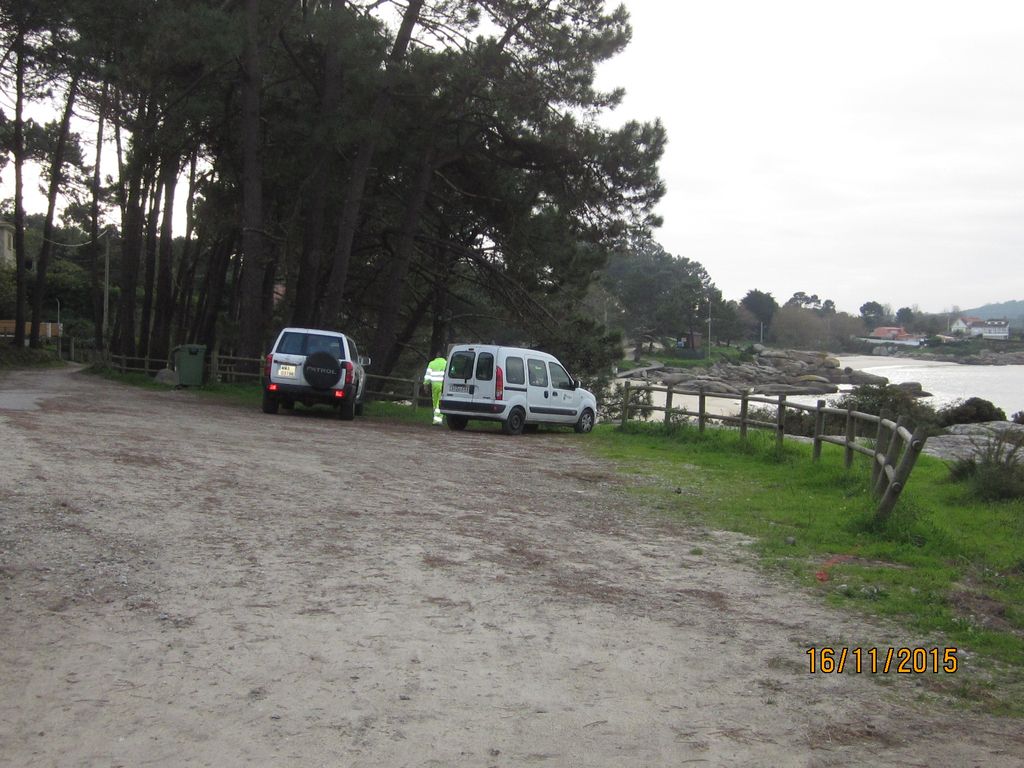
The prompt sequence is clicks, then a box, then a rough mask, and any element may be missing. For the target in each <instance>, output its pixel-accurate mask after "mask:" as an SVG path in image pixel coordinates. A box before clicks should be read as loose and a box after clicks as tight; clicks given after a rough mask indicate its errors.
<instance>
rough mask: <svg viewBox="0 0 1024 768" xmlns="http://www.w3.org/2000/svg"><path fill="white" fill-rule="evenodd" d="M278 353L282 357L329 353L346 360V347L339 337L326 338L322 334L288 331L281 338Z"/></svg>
mask: <svg viewBox="0 0 1024 768" xmlns="http://www.w3.org/2000/svg"><path fill="white" fill-rule="evenodd" d="M276 351H277V352H280V353H281V354H282V355H312V354H313V353H314V352H329V353H330V354H331V355H333V356H334V357H336V358H338V359H339V360H344V359H345V347H344V345H343V344H342V343H341V339H340V338H339V337H338V336H324V335H323V334H321V333H296V332H295V331H287V332H286V333H284V334H283V335H282V336H281V341H280V342H279V343H278V345H277V350H276Z"/></svg>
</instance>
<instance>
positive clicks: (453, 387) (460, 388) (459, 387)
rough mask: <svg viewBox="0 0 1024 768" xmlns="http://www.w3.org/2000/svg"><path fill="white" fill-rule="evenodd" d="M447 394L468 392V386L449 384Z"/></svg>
mask: <svg viewBox="0 0 1024 768" xmlns="http://www.w3.org/2000/svg"><path fill="white" fill-rule="evenodd" d="M448 391H449V392H469V386H468V385H466V384H449V385H448Z"/></svg>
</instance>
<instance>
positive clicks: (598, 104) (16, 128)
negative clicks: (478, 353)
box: [0, 0, 710, 373]
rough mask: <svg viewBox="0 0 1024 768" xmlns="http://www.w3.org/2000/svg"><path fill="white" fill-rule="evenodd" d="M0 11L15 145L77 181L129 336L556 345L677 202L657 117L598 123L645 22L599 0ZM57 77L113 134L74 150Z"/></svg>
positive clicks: (16, 152) (74, 101)
mask: <svg viewBox="0 0 1024 768" xmlns="http://www.w3.org/2000/svg"><path fill="white" fill-rule="evenodd" d="M0 18H2V21H3V31H2V33H0V34H2V36H3V37H2V43H3V45H4V46H5V50H6V51H7V52H8V55H7V56H6V57H5V58H4V59H3V70H2V72H0V75H2V79H3V80H2V85H3V88H4V89H5V94H7V95H8V97H9V98H8V101H9V102H10V103H12V104H15V105H16V108H15V110H14V114H10V115H5V120H4V121H3V123H2V126H0V127H2V130H0V139H2V141H3V148H4V149H5V152H4V159H5V160H8V159H9V162H10V163H11V164H13V165H15V166H17V168H18V169H19V173H20V169H21V168H22V167H23V166H24V164H25V163H27V162H29V161H30V160H31V159H32V158H33V157H36V156H37V155H38V159H40V160H42V161H43V165H44V167H48V168H52V169H55V170H54V172H51V173H50V180H51V181H52V182H53V184H54V187H55V188H56V189H57V190H58V191H59V192H60V193H61V194H62V195H64V196H65V197H68V196H70V198H71V199H72V204H70V205H68V206H67V208H66V209H65V218H66V219H67V220H66V221H65V224H67V225H68V226H69V227H70V229H65V230H60V231H63V232H67V237H68V239H69V240H74V241H75V243H76V244H84V245H83V251H82V258H83V260H84V261H85V267H86V270H87V273H88V274H90V276H91V286H92V288H91V292H92V299H93V301H92V306H91V307H90V308H88V311H87V310H83V314H89V315H91V317H88V318H86V319H87V320H91V321H92V323H93V325H94V326H95V327H96V328H97V332H96V336H97V341H98V342H100V343H102V342H103V341H104V339H103V337H102V334H101V333H100V332H99V329H100V326H101V324H102V320H103V318H102V309H101V302H100V301H99V300H98V296H99V292H100V290H101V282H100V274H101V266H100V265H101V260H102V256H103V253H104V252H105V249H106V246H107V245H108V244H109V245H110V246H111V256H112V261H113V263H112V281H113V283H114V286H115V288H116V293H117V296H118V297H119V299H118V301H117V302H116V309H115V311H113V312H112V317H111V318H110V325H111V329H110V337H109V341H110V344H111V346H112V348H113V349H114V350H115V351H118V352H122V353H127V354H148V355H150V356H152V357H156V358H160V357H161V356H165V355H166V354H167V350H168V349H169V347H170V346H171V345H174V344H177V343H181V342H201V343H205V344H207V345H210V346H212V345H218V346H220V347H221V348H222V349H223V350H224V351H231V352H236V353H238V354H242V355H249V356H255V355H258V354H259V353H260V352H262V351H263V349H264V348H265V345H266V343H267V342H268V340H269V337H270V335H271V333H272V331H273V330H274V328H275V327H276V326H280V325H283V324H286V323H297V324H303V325H317V324H319V325H325V326H334V327H343V328H344V329H346V330H348V331H349V332H351V333H353V334H355V335H356V336H357V338H360V339H361V340H363V341H364V345H368V346H369V347H370V352H371V353H372V355H373V357H374V368H375V372H377V373H386V372H388V371H389V370H391V369H393V368H395V367H396V366H401V365H403V364H404V365H409V366H411V365H414V364H415V365H416V366H418V365H419V363H420V361H421V360H422V359H429V358H430V357H432V356H433V355H434V354H436V353H437V352H439V351H443V349H444V346H445V345H446V344H447V343H448V342H449V341H452V340H454V339H456V338H481V339H483V338H492V337H493V338H496V337H498V336H506V337H513V336H514V337H515V338H516V340H518V341H524V342H525V341H530V340H537V339H548V340H551V339H554V341H552V343H557V338H555V337H557V336H558V335H559V334H558V330H557V329H560V328H561V329H567V328H571V327H579V323H587V322H590V321H589V320H587V318H586V317H585V316H584V315H585V313H584V312H583V308H584V305H585V300H586V298H587V295H588V289H589V288H590V287H591V286H592V285H593V284H594V283H595V281H596V280H597V279H598V277H599V275H600V274H602V270H603V268H604V267H605V264H606V261H607V259H608V258H609V255H611V254H615V255H616V257H617V258H618V257H621V254H623V253H624V252H626V250H627V249H628V248H630V247H631V246H630V243H635V242H644V241H645V240H646V239H647V238H649V236H650V231H651V228H652V227H654V226H656V225H657V224H658V223H659V222H658V220H657V218H656V216H655V215H654V212H653V211H654V206H655V205H656V203H657V202H658V200H659V199H660V198H661V196H662V194H663V191H664V190H663V185H662V182H661V180H660V178H659V175H658V168H657V164H658V161H659V159H660V157H661V154H662V152H663V149H664V145H665V132H664V129H663V127H662V126H661V124H660V123H658V122H656V121H655V122H651V123H637V122H629V123H626V124H624V125H621V126H620V127H618V128H607V127H605V126H604V123H603V122H601V121H599V119H598V118H599V117H600V116H601V114H602V113H603V112H605V111H606V110H608V109H609V108H611V107H613V106H615V105H616V104H617V103H619V101H620V100H621V98H622V92H621V91H620V90H613V91H610V92H603V91H601V90H599V89H598V88H597V87H596V85H595V70H596V67H597V65H598V64H600V63H601V62H602V61H605V60H607V59H608V58H610V57H612V56H614V55H616V54H617V53H618V52H620V51H621V50H622V49H623V48H624V47H625V45H626V44H627V43H628V41H629V36H630V29H629V23H628V17H627V14H626V12H625V10H624V9H623V8H622V7H618V8H612V9H606V8H605V4H604V2H602V0H558V1H557V2H552V3H548V4H544V5H538V4H536V3H533V2H527V0H483V1H481V2H469V0H454V1H453V0H444V1H442V0H410V1H409V2H403V3H399V2H359V1H356V0H353V1H351V2H343V1H342V0H300V1H296V0H239V1H238V2H232V3H223V2H219V1H218V2H213V1H212V0H187V1H186V2H151V3H145V4H139V3H137V2H134V0H132V1H129V0H108V2H105V3H102V4H100V3H96V2H95V1H94V0H67V1H66V2H62V3H57V2H56V1H55V0H47V1H46V2H40V1H39V0H34V1H33V2H32V3H29V2H25V1H24V0H0ZM49 94H52V95H53V96H54V97H56V99H58V100H59V103H60V104H61V109H62V110H66V114H68V115H77V116H79V117H86V118H88V119H89V120H90V122H89V123H88V125H90V126H91V127H90V130H91V131H92V130H94V131H95V133H94V134H92V135H89V136H77V135H75V133H74V131H73V130H64V133H65V138H64V140H63V144H62V147H61V148H60V149H58V144H59V143H60V142H59V141H58V139H59V137H60V133H61V132H62V127H61V124H60V120H59V119H58V121H57V123H55V124H54V126H53V127H52V128H49V129H47V130H48V131H49V135H50V137H51V138H50V139H49V140H46V141H44V140H43V138H42V136H41V134H40V129H39V128H38V127H37V126H34V125H33V124H32V123H31V122H30V121H29V120H28V119H27V117H26V114H25V106H26V105H27V104H30V103H33V102H35V101H41V100H43V99H44V98H47V97H48V95H49ZM65 128H66V126H65ZM37 137H38V138H37ZM37 146H38V147H42V149H40V150H38V152H37V150H36V149H34V147H37ZM97 146H107V147H114V148H116V160H115V161H113V162H111V161H110V160H109V158H105V157H104V155H103V154H102V153H99V152H97V151H96V147H97ZM34 152H36V153H37V155H35V154H33V153H34ZM19 178H20V176H19ZM181 185H187V193H188V194H187V195H186V199H187V201H188V202H187V210H186V211H185V213H186V219H187V225H186V230H185V231H184V232H180V231H175V230H174V228H173V221H174V220H175V210H174V201H175V199H176V198H177V197H178V196H177V195H176V191H177V189H178V187H179V186H181ZM21 194H22V193H21V192H20V191H19V192H18V194H17V197H18V199H17V200H16V201H14V202H15V204H14V205H13V206H12V207H13V208H14V209H16V210H15V219H16V221H15V226H16V228H18V230H19V232H24V230H25V222H24V215H23V209H22V206H23V201H22V199H21ZM49 219H50V220H51V221H52V220H53V215H52V213H51V215H50V216H49ZM110 225H113V227H112V228H111V227H110ZM56 231H57V230H55V232H56ZM54 237H56V235H54ZM54 237H51V238H47V239H46V240H44V242H48V241H52V240H53V239H54ZM19 252H20V254H21V255H22V256H24V255H26V254H25V247H24V243H22V246H21V247H20V251H19ZM62 253H63V251H61V250H60V249H59V248H58V251H57V253H56V255H57V256H58V257H60V256H61V254H62ZM34 256H35V258H36V259H37V262H39V261H40V257H43V256H46V254H45V253H42V252H40V254H34ZM644 258H646V257H644ZM698 266H699V265H698ZM699 271H700V272H701V273H703V270H702V269H701V270H699ZM17 272H18V275H19V276H20V277H19V280H20V279H21V278H25V279H26V280H27V276H28V274H29V273H28V271H27V269H26V267H25V265H24V264H21V263H20V260H19V266H18V268H17ZM691 277H692V276H691ZM35 279H36V282H37V285H35V286H33V287H31V289H30V287H29V286H28V284H27V282H25V283H24V288H23V289H20V290H19V295H18V297H16V302H15V303H16V304H18V305H19V306H23V304H24V301H25V298H26V297H27V296H28V295H29V293H31V292H32V291H35V293H36V294H38V295H41V294H42V293H43V292H44V291H45V290H46V286H45V282H46V274H45V271H39V270H37V271H36V277H35ZM694 279H696V282H697V283H701V282H702V281H703V282H704V283H708V284H709V283H710V281H709V280H707V275H706V273H703V274H699V275H696V277H695V278H694ZM19 285H22V282H19ZM680 301H683V303H686V302H688V301H690V299H689V298H688V297H686V298H683V299H680ZM665 311H667V310H665V309H664V308H663V309H661V310H659V312H661V313H662V315H664V312H665ZM35 314H36V315H38V311H37V312H36V313H35ZM592 330H593V332H594V334H595V335H596V337H597V338H603V336H602V334H603V333H604V332H603V330H602V329H600V328H599V327H596V326H595V327H594V328H593V329H592ZM403 361H404V362H403Z"/></svg>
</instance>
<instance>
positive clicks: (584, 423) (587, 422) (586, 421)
mask: <svg viewBox="0 0 1024 768" xmlns="http://www.w3.org/2000/svg"><path fill="white" fill-rule="evenodd" d="M593 428H594V412H593V411H592V410H590V409H589V408H584V409H583V413H581V414H580V418H579V421H577V422H576V424H575V426H573V429H575V430H576V431H577V432H579V433H580V434H581V435H582V434H586V433H587V432H589V431H590V430H592V429H593Z"/></svg>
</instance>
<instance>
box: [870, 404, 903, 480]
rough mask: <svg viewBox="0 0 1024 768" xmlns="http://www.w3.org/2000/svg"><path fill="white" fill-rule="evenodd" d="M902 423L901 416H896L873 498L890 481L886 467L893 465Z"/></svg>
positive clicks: (898, 447) (896, 454) (898, 448)
mask: <svg viewBox="0 0 1024 768" xmlns="http://www.w3.org/2000/svg"><path fill="white" fill-rule="evenodd" d="M902 425H903V417H902V416H900V417H897V419H896V426H895V427H893V428H892V431H891V433H890V435H889V439H888V440H887V441H886V448H885V457H884V458H883V460H882V472H881V474H879V476H878V481H877V482H876V483H875V489H874V490H875V498H878V497H879V496H881V495H882V494H883V493H885V491H886V490H887V489H888V486H889V485H890V483H891V482H892V481H891V479H890V477H889V472H888V471H887V470H888V468H890V467H893V466H895V464H896V457H897V456H898V455H899V452H900V427H901V426H902Z"/></svg>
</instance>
